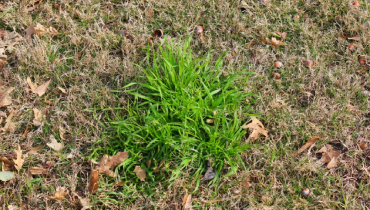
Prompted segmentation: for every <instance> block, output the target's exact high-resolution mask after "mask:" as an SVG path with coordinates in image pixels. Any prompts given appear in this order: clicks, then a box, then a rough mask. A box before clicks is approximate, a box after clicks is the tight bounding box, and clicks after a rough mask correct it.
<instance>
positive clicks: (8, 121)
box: [1, 111, 16, 133]
mask: <svg viewBox="0 0 370 210" xmlns="http://www.w3.org/2000/svg"><path fill="white" fill-rule="evenodd" d="M13 116H14V111H11V113H10V115H9V116H8V118H6V120H5V122H6V124H5V126H4V127H3V128H1V130H2V131H3V133H5V132H10V133H14V132H15V130H16V123H14V122H12V118H13Z"/></svg>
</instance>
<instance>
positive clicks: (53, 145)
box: [46, 135, 64, 152]
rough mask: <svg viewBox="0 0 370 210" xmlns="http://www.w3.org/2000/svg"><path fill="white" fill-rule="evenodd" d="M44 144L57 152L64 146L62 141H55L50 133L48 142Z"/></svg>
mask: <svg viewBox="0 0 370 210" xmlns="http://www.w3.org/2000/svg"><path fill="white" fill-rule="evenodd" d="M46 145H48V146H49V147H50V148H52V149H53V150H55V151H57V152H60V150H61V149H63V147H64V146H63V144H62V143H58V142H57V140H56V139H55V137H54V135H50V143H47V144H46Z"/></svg>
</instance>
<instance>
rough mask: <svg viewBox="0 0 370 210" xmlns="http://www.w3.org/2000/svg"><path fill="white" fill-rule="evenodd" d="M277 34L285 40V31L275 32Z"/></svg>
mask: <svg viewBox="0 0 370 210" xmlns="http://www.w3.org/2000/svg"><path fill="white" fill-rule="evenodd" d="M276 33H277V34H278V35H279V36H281V40H285V38H286V35H287V33H286V32H282V33H281V32H276Z"/></svg>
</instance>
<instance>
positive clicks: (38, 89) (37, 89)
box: [27, 77, 51, 96]
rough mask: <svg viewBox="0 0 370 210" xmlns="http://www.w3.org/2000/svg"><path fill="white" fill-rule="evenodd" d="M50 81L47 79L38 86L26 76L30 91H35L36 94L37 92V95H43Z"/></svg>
mask: <svg viewBox="0 0 370 210" xmlns="http://www.w3.org/2000/svg"><path fill="white" fill-rule="evenodd" d="M50 82H51V80H49V81H47V82H45V83H44V84H42V85H40V86H38V87H36V85H35V84H33V83H32V81H31V79H30V78H29V77H27V83H28V85H29V86H30V88H31V91H32V92H33V93H36V94H37V95H39V96H42V95H44V94H45V92H46V89H47V88H48V87H49V85H50Z"/></svg>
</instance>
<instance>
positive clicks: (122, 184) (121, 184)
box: [114, 182, 126, 187]
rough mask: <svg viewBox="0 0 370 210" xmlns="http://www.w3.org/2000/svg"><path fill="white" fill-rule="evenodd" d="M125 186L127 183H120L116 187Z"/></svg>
mask: <svg viewBox="0 0 370 210" xmlns="http://www.w3.org/2000/svg"><path fill="white" fill-rule="evenodd" d="M125 184H126V183H125V182H118V183H116V184H115V185H114V186H116V187H121V186H124V185H125Z"/></svg>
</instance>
